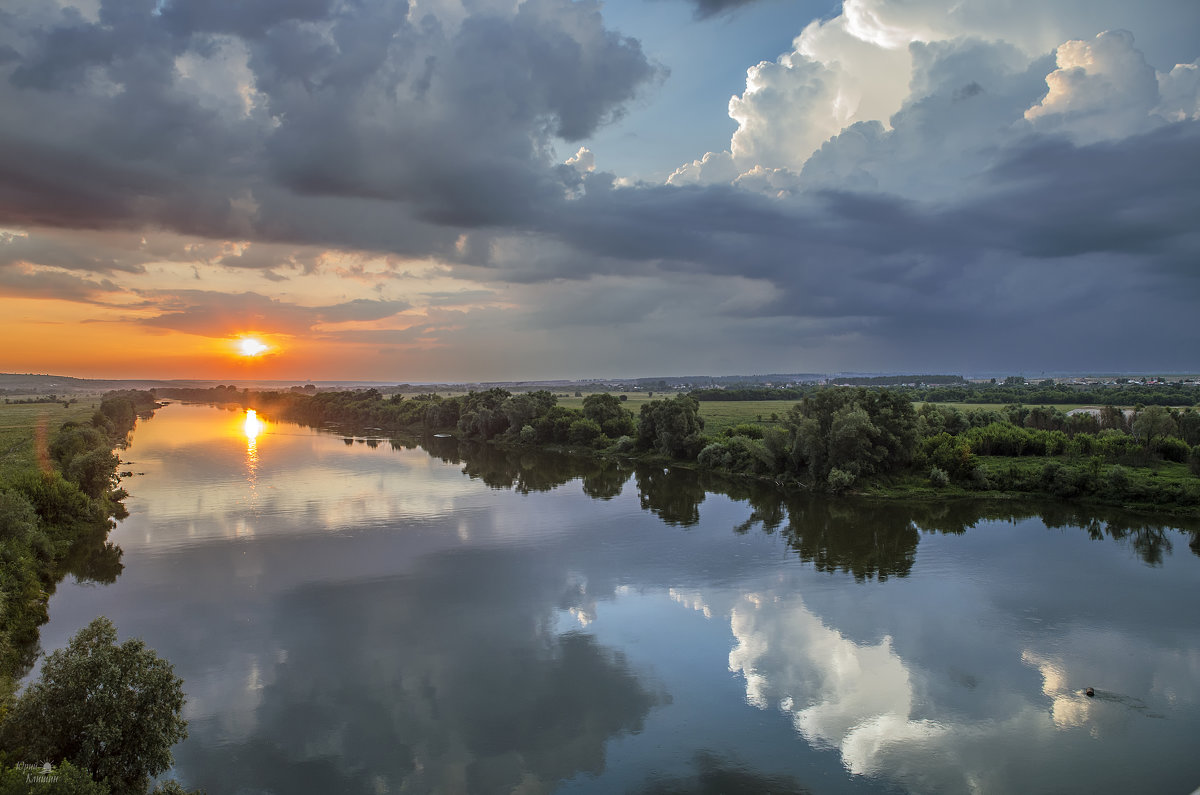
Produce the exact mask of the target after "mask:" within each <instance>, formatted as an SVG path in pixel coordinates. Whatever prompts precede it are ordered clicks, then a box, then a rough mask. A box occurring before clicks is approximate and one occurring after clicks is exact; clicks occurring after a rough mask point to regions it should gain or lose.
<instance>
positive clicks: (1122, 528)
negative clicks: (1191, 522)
mask: <svg viewBox="0 0 1200 795" xmlns="http://www.w3.org/2000/svg"><path fill="white" fill-rule="evenodd" d="M1042 521H1044V522H1045V523H1046V526H1047V527H1052V528H1060V527H1078V528H1082V529H1084V530H1086V531H1087V533H1088V535H1089V536H1090V537H1091V538H1092V539H1093V540H1095V541H1101V540H1103V539H1105V538H1111V539H1112V540H1114V541H1118V542H1121V543H1124V544H1128V545H1129V546H1130V547H1131V548H1132V549H1133V551H1134V552H1135V553H1137V556H1138V557H1139V558H1141V559H1142V560H1143V561H1144V562H1145V563H1148V564H1149V565H1151V566H1161V565H1162V562H1163V558H1164V557H1166V556H1167V555H1170V554H1171V551H1172V544H1171V538H1170V536H1169V535H1168V534H1167V531H1168V530H1170V529H1180V530H1181V531H1182V532H1184V533H1188V534H1189V535H1190V536H1191V542H1190V543H1189V544H1188V547H1189V548H1190V549H1191V550H1192V552H1194V553H1195V554H1197V555H1200V532H1198V530H1197V528H1196V527H1194V526H1193V527H1178V525H1163V524H1160V523H1158V522H1151V521H1147V520H1146V518H1145V517H1144V516H1139V515H1137V514H1132V513H1125V512H1121V511H1097V512H1094V513H1092V512H1087V511H1082V510H1080V509H1078V508H1076V507H1074V506H1064V505H1055V506H1052V507H1050V508H1048V509H1046V510H1045V511H1043V513H1042ZM1173 521H1176V520H1173Z"/></svg>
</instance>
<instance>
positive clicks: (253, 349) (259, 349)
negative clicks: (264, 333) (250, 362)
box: [238, 337, 267, 357]
mask: <svg viewBox="0 0 1200 795" xmlns="http://www.w3.org/2000/svg"><path fill="white" fill-rule="evenodd" d="M266 350H267V345H266V344H265V343H263V342H261V341H260V340H256V339H255V338H254V337H242V339H241V340H240V341H239V342H238V353H240V354H241V355H242V356H251V357H253V356H258V355H259V354H260V353H263V352H264V351H266Z"/></svg>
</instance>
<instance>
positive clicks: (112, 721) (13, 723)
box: [0, 617, 187, 793]
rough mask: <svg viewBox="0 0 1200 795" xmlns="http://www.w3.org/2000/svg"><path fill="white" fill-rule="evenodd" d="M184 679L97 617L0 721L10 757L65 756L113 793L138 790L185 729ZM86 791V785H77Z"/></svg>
mask: <svg viewBox="0 0 1200 795" xmlns="http://www.w3.org/2000/svg"><path fill="white" fill-rule="evenodd" d="M183 702H184V696H183V680H182V679H180V678H179V677H177V676H176V675H175V672H174V668H173V667H172V666H171V664H170V663H168V662H166V661H165V660H163V659H161V658H160V657H158V655H156V654H155V653H154V652H153V651H152V650H151V649H148V648H146V645H145V644H144V643H143V642H142V641H140V640H127V641H125V642H124V643H122V644H119V645H118V644H117V630H116V627H114V626H113V624H112V622H111V621H109V620H108V619H107V618H104V617H100V618H97V619H96V620H94V621H93V622H92V623H91V624H89V625H88V626H86V627H84V628H83V629H82V630H80V631H79V632H78V633H77V634H76V635H75V636H74V637H72V638H71V640H70V642H69V643H68V644H67V646H66V648H63V649H59V650H58V651H55V652H53V653H52V654H50V655H49V656H48V657H47V658H46V660H45V662H44V663H43V665H42V672H41V677H40V678H39V679H38V680H37V681H36V682H34V683H32V684H31V685H29V686H28V687H27V688H26V689H25V691H24V692H23V693H22V694H21V696H20V697H19V698H18V699H17V701H16V703H15V705H14V706H13V708H12V711H11V712H10V713H9V715H8V717H7V718H6V720H5V721H4V723H3V724H2V725H0V743H2V744H3V747H4V748H5V750H6V751H8V752H9V754H10V758H13V759H23V760H31V759H32V760H43V759H44V760H55V761H58V760H65V761H66V762H68V763H70V765H72V766H74V767H77V768H79V769H80V770H83V771H86V772H87V774H88V775H89V776H90V777H91V779H92V780H93V781H97V782H102V783H103V784H105V785H106V787H107V788H108V789H109V790H111V791H112V792H113V793H140V792H145V790H146V789H147V787H148V785H149V782H150V777H151V776H156V775H158V774H159V773H162V772H164V771H165V770H167V769H168V768H169V767H170V766H171V763H172V761H173V760H172V757H171V746H172V745H174V744H175V743H176V742H178V741H180V740H182V739H183V738H185V737H186V736H187V721H185V720H184V719H183V718H182V716H181V715H182V712H183ZM80 791H83V792H86V791H89V790H86V789H82V790H80Z"/></svg>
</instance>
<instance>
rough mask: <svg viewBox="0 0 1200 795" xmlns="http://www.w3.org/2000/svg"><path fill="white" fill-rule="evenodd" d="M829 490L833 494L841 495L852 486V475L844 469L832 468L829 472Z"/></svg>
mask: <svg viewBox="0 0 1200 795" xmlns="http://www.w3.org/2000/svg"><path fill="white" fill-rule="evenodd" d="M828 482H829V490H830V491H831V492H833V493H834V494H841V493H842V492H843V491H845V490H846V489H848V488H850V487H851V486H853V485H854V473H853V472H847V471H846V470H844V469H838V468H837V467H834V468H833V469H831V470H829V481H828Z"/></svg>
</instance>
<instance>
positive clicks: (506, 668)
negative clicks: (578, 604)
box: [178, 550, 668, 793]
mask: <svg viewBox="0 0 1200 795" xmlns="http://www.w3.org/2000/svg"><path fill="white" fill-rule="evenodd" d="M565 577H566V575H565V574H564V573H562V572H561V571H559V570H557V569H547V568H544V567H543V566H542V565H541V559H540V558H539V557H537V556H536V555H522V554H514V553H513V552H511V551H505V550H481V551H475V552H471V553H456V554H446V555H442V556H438V557H435V558H433V559H431V560H430V561H429V565H427V566H423V567H422V570H421V572H420V573H419V574H415V575H410V576H406V577H396V578H392V579H387V580H372V581H355V582H350V583H332V584H323V585H314V586H309V587H305V588H302V589H300V590H298V591H296V592H293V593H292V594H290V595H288V596H286V597H285V598H283V599H282V600H281V601H280V603H279V607H278V609H279V611H280V615H278V616H277V617H276V618H275V619H273V620H271V621H270V622H268V624H267V625H268V626H270V627H272V628H274V629H275V631H276V633H277V637H276V638H275V639H274V640H275V643H276V644H277V646H278V648H281V649H286V650H287V654H286V659H285V661H284V662H279V663H278V664H276V665H275V666H274V668H273V670H268V671H264V679H266V681H267V684H266V685H265V686H264V687H263V688H262V690H261V701H260V703H259V706H258V707H257V709H256V711H255V715H254V724H253V729H252V730H251V732H250V734H249V736H247V737H246V738H245V739H244V740H242V741H239V742H237V743H224V744H221V745H219V746H218V745H208V746H199V747H195V748H194V747H192V746H188V745H186V744H185V745H184V746H181V747H180V749H179V753H178V756H179V757H180V762H181V764H182V765H183V766H185V767H187V768H190V769H193V770H203V771H204V777H203V783H204V784H205V786H206V787H208V788H210V789H211V790H217V791H231V792H232V791H254V792H258V791H270V792H337V793H375V792H379V791H388V792H473V793H474V792H479V793H491V792H505V793H508V792H513V791H521V792H528V793H546V792H549V791H551V790H552V789H553V788H554V786H555V785H556V784H557V783H558V782H560V781H562V780H564V779H567V778H570V777H572V776H575V775H577V774H579V773H591V774H599V773H601V772H602V771H603V768H604V762H605V746H606V743H607V742H608V740H609V739H610V738H612V737H613V736H615V735H618V734H622V733H625V732H638V731H640V730H641V729H642V726H643V722H644V720H645V718H646V716H647V714H648V713H649V711H650V709H651V707H653V706H654V705H656V704H659V703H664V702H665V701H666V700H667V699H668V697H667V696H666V695H665V694H662V693H656V692H653V691H651V690H649V689H647V688H646V687H645V686H643V684H642V683H641V682H640V680H639V679H638V678H637V676H636V675H635V674H634V673H633V672H632V671H631V670H630V668H629V666H628V664H627V662H626V660H625V658H624V656H623V655H622V654H621V653H619V652H616V651H613V650H610V649H607V648H605V647H602V646H600V645H599V644H598V643H597V642H596V640H595V638H594V637H593V636H591V635H587V634H583V633H580V632H570V633H565V634H556V633H555V631H554V629H553V622H552V620H551V619H552V613H553V609H552V607H551V605H553V604H554V603H555V601H556V600H557V599H558V598H559V597H560V596H561V594H562V593H563V592H564V591H565V590H567V589H568V585H569V583H567V582H566V580H565V579H564V578H565ZM189 755H193V756H192V757H191V758H187V757H188V756H189Z"/></svg>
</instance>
